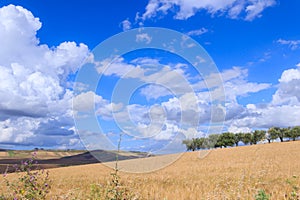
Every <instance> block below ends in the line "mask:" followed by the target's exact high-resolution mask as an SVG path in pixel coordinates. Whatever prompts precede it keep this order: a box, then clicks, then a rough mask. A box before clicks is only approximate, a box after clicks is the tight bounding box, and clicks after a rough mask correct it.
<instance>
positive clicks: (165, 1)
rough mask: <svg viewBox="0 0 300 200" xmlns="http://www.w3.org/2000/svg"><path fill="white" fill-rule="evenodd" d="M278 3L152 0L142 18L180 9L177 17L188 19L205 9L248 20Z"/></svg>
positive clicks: (209, 11) (264, 1)
mask: <svg viewBox="0 0 300 200" xmlns="http://www.w3.org/2000/svg"><path fill="white" fill-rule="evenodd" d="M275 4H276V1H275V0H246V1H245V0H219V1H210V0H204V1H198V0H190V1H186V0H150V1H149V3H148V5H147V6H146V11H145V13H143V15H142V16H141V17H140V18H141V19H142V20H146V19H149V18H153V17H155V16H157V15H158V14H160V13H161V14H164V15H165V14H167V13H168V12H172V11H174V10H176V11H177V10H178V11H177V13H176V15H175V18H176V19H188V18H190V17H192V16H194V15H195V14H196V13H197V12H198V11H200V10H205V11H207V12H208V13H209V14H211V15H215V14H217V13H218V14H226V15H227V16H228V17H230V18H237V17H240V16H241V17H243V18H244V19H245V20H247V21H252V20H253V19H255V18H257V17H260V16H261V15H262V14H261V13H262V12H263V11H264V10H265V9H266V8H268V7H271V6H274V5H275Z"/></svg>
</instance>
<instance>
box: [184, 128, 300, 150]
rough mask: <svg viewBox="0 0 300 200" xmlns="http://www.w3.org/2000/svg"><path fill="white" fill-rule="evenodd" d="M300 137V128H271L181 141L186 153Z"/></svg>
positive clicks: (290, 139) (293, 139) (291, 139)
mask: <svg viewBox="0 0 300 200" xmlns="http://www.w3.org/2000/svg"><path fill="white" fill-rule="evenodd" d="M299 137H300V126H295V127H287V128H281V127H271V128H269V129H268V130H267V131H266V130H255V131H253V132H251V133H231V132H224V133H222V134H210V135H208V137H201V138H192V139H188V140H183V141H182V143H183V144H185V145H186V149H187V151H195V150H200V149H211V148H219V147H221V148H223V147H225V148H226V147H233V146H239V143H240V142H242V143H243V144H244V145H256V144H258V143H260V142H268V143H271V142H274V141H280V142H284V141H296V140H297V139H298V138H299Z"/></svg>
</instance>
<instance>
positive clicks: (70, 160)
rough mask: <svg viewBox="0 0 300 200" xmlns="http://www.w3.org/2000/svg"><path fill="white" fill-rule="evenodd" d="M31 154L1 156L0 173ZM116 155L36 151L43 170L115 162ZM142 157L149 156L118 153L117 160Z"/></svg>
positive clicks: (135, 153) (112, 152) (107, 153)
mask: <svg viewBox="0 0 300 200" xmlns="http://www.w3.org/2000/svg"><path fill="white" fill-rule="evenodd" d="M31 153H32V152H31V151H14V152H13V156H9V155H7V156H1V158H2V159H0V173H3V172H4V171H5V170H6V169H7V165H13V164H19V163H20V162H21V161H22V160H26V159H27V158H30V157H31ZM68 154H71V155H68ZM116 155H117V152H116V151H105V150H95V151H91V152H83V151H81V152H80V151H74V152H72V151H71V152H58V151H38V152H37V158H38V159H37V162H38V163H39V164H40V165H41V166H43V167H44V168H54V167H64V166H74V165H84V164H93V163H100V162H110V161H115V160H116ZM143 157H149V155H147V154H146V153H140V152H119V154H118V160H128V159H135V158H143ZM9 171H11V170H9Z"/></svg>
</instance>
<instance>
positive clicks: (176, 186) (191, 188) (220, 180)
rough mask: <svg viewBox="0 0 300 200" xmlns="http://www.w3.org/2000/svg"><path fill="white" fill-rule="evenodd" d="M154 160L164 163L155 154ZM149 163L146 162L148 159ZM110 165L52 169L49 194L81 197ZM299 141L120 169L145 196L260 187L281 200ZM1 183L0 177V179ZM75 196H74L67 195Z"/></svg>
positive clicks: (219, 193) (245, 191)
mask: <svg viewBox="0 0 300 200" xmlns="http://www.w3.org/2000/svg"><path fill="white" fill-rule="evenodd" d="M148 159H156V160H155V162H164V161H165V160H166V158H165V157H161V161H159V160H158V158H157V157H154V158H148ZM122 162H126V166H130V165H131V167H132V168H133V167H137V169H139V168H141V167H142V168H143V167H145V166H142V165H143V164H147V162H145V163H143V162H139V161H137V160H131V161H120V165H122ZM148 164H149V162H148ZM111 171H112V169H110V168H108V167H106V166H104V165H103V164H90V165H85V166H73V167H65V168H58V169H50V175H51V178H52V179H53V184H52V185H53V186H52V191H51V195H52V196H58V197H60V198H61V199H68V198H69V197H70V196H72V197H78V198H79V199H85V198H84V196H85V195H86V193H88V192H89V191H90V184H92V183H100V184H104V183H106V181H107V180H109V179H110V176H109V174H110V172H111ZM293 176H297V177H298V176H300V141H297V142H286V143H273V144H264V145H255V146H247V147H238V148H229V149H216V150H213V151H211V152H210V153H209V154H208V155H207V156H203V152H201V151H200V152H189V153H185V154H184V155H183V156H181V157H180V158H179V159H178V160H177V161H176V162H174V163H173V164H171V165H169V166H168V167H166V168H164V169H161V170H158V171H155V172H152V173H146V174H145V173H143V174H130V173H121V179H122V181H123V182H124V183H125V184H126V185H127V186H128V187H129V188H131V189H132V190H134V191H135V192H136V193H138V194H140V195H141V196H143V197H144V198H145V199H164V198H166V199H193V200H195V199H254V198H253V197H254V195H255V194H256V193H257V191H258V190H259V189H264V190H266V192H267V193H269V194H271V195H272V199H285V195H286V194H290V193H291V191H292V187H291V186H290V185H289V184H288V183H287V181H286V180H287V179H294V181H295V183H294V184H295V185H296V184H297V185H298V186H299V185H300V181H299V178H292V177H293ZM0 183H1V178H0ZM71 194H73V195H71Z"/></svg>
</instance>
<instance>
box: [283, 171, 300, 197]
mask: <svg viewBox="0 0 300 200" xmlns="http://www.w3.org/2000/svg"><path fill="white" fill-rule="evenodd" d="M297 180H298V177H297V176H293V177H292V178H290V179H287V180H286V183H287V184H288V186H289V187H290V189H291V191H290V192H289V193H288V194H286V195H285V197H286V199H288V200H300V195H299V186H298V185H297Z"/></svg>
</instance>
